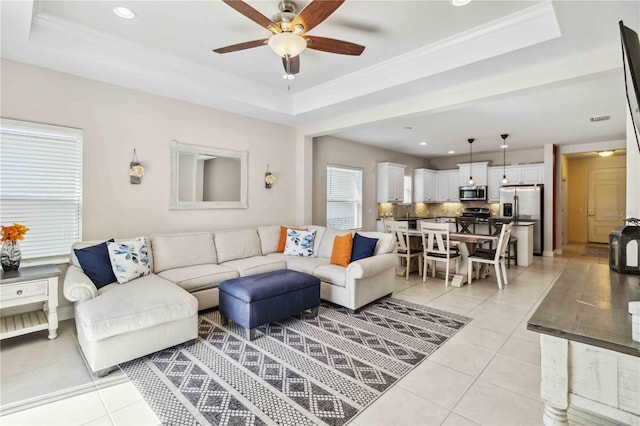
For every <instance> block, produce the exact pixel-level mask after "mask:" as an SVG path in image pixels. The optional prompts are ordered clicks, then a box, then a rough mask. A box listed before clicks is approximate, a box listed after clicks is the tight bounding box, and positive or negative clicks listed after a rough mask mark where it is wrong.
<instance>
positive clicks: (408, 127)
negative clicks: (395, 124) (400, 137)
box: [403, 126, 413, 130]
mask: <svg viewBox="0 0 640 426" xmlns="http://www.w3.org/2000/svg"><path fill="white" fill-rule="evenodd" d="M403 129H404V130H411V129H413V127H411V126H404V127H403Z"/></svg>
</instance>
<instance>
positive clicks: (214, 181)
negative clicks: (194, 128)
mask: <svg viewBox="0 0 640 426" xmlns="http://www.w3.org/2000/svg"><path fill="white" fill-rule="evenodd" d="M169 146H170V147H171V206H170V207H171V208H172V209H246V208H247V207H248V203H247V163H248V156H249V154H248V152H247V151H236V150H233V149H222V148H212V147H208V146H202V145H191V144H186V143H182V142H178V141H171V143H170V144H169Z"/></svg>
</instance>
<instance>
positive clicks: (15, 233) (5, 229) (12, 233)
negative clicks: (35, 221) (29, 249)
mask: <svg viewBox="0 0 640 426" xmlns="http://www.w3.org/2000/svg"><path fill="white" fill-rule="evenodd" d="M1 227H2V231H0V242H1V243H4V242H5V241H16V240H24V234H26V233H27V231H28V230H29V228H27V227H26V226H24V225H21V224H19V223H14V224H13V225H9V226H1Z"/></svg>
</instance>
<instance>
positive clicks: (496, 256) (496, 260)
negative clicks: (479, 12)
mask: <svg viewBox="0 0 640 426" xmlns="http://www.w3.org/2000/svg"><path fill="white" fill-rule="evenodd" d="M511 226H512V225H511V224H510V223H507V224H504V225H502V228H501V230H500V238H498V245H497V246H496V249H495V250H476V251H475V252H474V253H473V254H471V255H469V257H468V258H467V282H468V283H469V284H471V280H472V276H473V262H476V263H485V264H491V265H493V266H494V267H495V269H496V279H497V280H498V288H499V289H500V290H502V283H503V282H504V284H505V285H506V284H508V280H507V268H506V267H505V264H504V263H505V259H506V257H505V253H506V251H507V245H508V244H509V237H510V236H511ZM478 278H480V268H477V272H476V279H478Z"/></svg>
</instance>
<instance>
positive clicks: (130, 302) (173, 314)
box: [76, 274, 198, 341]
mask: <svg viewBox="0 0 640 426" xmlns="http://www.w3.org/2000/svg"><path fill="white" fill-rule="evenodd" d="M76 306H77V307H76V322H79V326H81V327H83V330H84V334H85V336H86V338H87V339H88V340H90V341H99V340H103V339H106V338H109V337H111V336H116V335H120V334H124V333H129V332H134V331H139V330H142V329H145V328H151V327H153V326H156V325H159V324H165V323H169V322H173V321H176V320H180V319H184V318H188V317H190V316H193V315H195V314H196V313H197V311H198V301H197V299H196V298H195V297H193V296H192V295H190V294H189V293H187V292H186V291H184V290H183V289H181V288H180V287H178V286H177V285H175V284H174V283H172V282H169V281H167V280H165V279H163V278H161V277H159V276H157V275H155V274H151V275H147V276H144V277H142V278H139V279H137V280H135V281H132V282H131V283H128V284H127V285H118V284H111V285H108V286H106V287H104V288H102V289H101V291H100V297H96V298H93V299H90V300H87V301H85V302H82V303H79V304H77V305H76Z"/></svg>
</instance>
